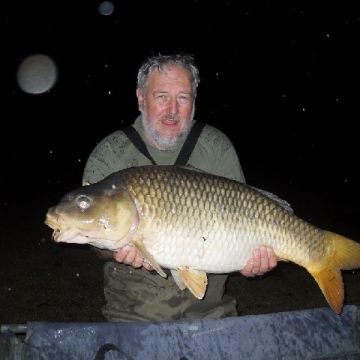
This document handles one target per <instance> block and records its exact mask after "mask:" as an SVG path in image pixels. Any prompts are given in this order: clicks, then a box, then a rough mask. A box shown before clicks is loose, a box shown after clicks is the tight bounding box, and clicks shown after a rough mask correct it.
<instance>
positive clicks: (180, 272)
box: [172, 268, 208, 299]
mask: <svg viewBox="0 0 360 360" xmlns="http://www.w3.org/2000/svg"><path fill="white" fill-rule="evenodd" d="M174 273H175V271H172V274H173V276H174ZM176 273H177V274H176V275H175V276H174V280H175V282H176V283H177V284H178V286H179V288H180V289H182V290H184V289H185V288H186V287H187V288H188V289H189V290H190V291H191V292H192V293H193V295H194V296H195V297H197V298H198V299H202V298H203V297H204V295H205V292H206V287H207V284H208V280H207V275H206V272H205V271H200V270H191V269H189V268H179V269H176Z"/></svg>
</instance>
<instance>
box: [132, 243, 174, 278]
mask: <svg viewBox="0 0 360 360" xmlns="http://www.w3.org/2000/svg"><path fill="white" fill-rule="evenodd" d="M131 245H132V246H133V247H134V248H135V249H136V250H137V251H138V253H139V254H140V255H141V256H142V257H143V258H144V259H145V260H146V261H147V262H148V263H149V264H150V265H151V266H152V267H153V268H154V269H155V270H156V271H157V272H158V274H159V275H161V276H162V277H164V278H166V277H167V275H166V274H165V272H164V270H163V269H162V268H161V267H160V265H159V264H158V263H157V261H156V260H155V258H154V257H153V256H152V255H151V254H150V253H149V252H148V251H147V250H146V248H145V246H144V243H143V242H142V241H141V240H140V239H133V240H131Z"/></svg>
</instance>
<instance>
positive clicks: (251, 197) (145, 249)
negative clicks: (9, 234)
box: [45, 165, 360, 314]
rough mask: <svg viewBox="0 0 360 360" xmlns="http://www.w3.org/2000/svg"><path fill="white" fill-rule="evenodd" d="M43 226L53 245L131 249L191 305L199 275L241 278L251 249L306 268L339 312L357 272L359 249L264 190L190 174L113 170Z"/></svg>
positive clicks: (201, 288) (200, 284)
mask: <svg viewBox="0 0 360 360" xmlns="http://www.w3.org/2000/svg"><path fill="white" fill-rule="evenodd" d="M45 224H46V225H48V226H49V227H50V228H52V229H53V230H54V232H53V239H54V240H55V241H56V242H69V243H88V244H90V245H92V246H96V247H99V248H103V249H109V250H113V251H115V250H118V249H120V248H121V247H123V246H125V245H131V246H134V247H136V249H137V250H138V251H139V252H140V253H141V255H142V256H143V257H144V259H146V260H147V261H148V262H149V263H150V264H151V265H152V266H153V267H154V268H155V270H156V271H157V272H158V273H159V274H160V275H161V276H164V277H166V274H165V272H164V271H163V268H168V269H170V270H171V272H172V274H173V276H174V279H175V281H176V282H177V284H178V285H179V287H180V288H181V289H185V288H189V290H190V291H191V292H192V293H193V294H194V295H195V296H196V297H198V298H199V299H201V298H203V296H204V294H205V292H206V286H207V275H206V274H207V273H230V272H234V271H239V270H241V269H242V268H243V267H244V266H245V264H246V261H247V260H248V259H249V258H250V257H251V256H252V252H253V249H254V248H255V247H258V246H261V245H266V246H271V247H273V249H274V252H275V254H276V256H277V257H278V259H279V260H284V261H291V262H294V263H296V264H298V265H300V266H302V267H304V268H306V269H307V270H308V272H309V273H310V274H311V275H312V276H313V277H314V279H315V280H316V281H317V283H318V285H319V287H320V289H321V290H322V292H323V294H324V296H325V298H326V299H327V301H328V303H329V305H330V306H331V307H332V309H333V310H334V311H335V312H336V313H337V314H340V313H341V309H342V306H343V302H344V285H343V281H342V276H341V270H350V269H355V268H359V267H360V244H359V243H358V242H356V241H354V240H351V239H348V238H346V237H343V236H341V235H339V234H335V233H332V232H329V231H326V230H323V229H320V228H318V227H316V226H314V225H312V224H310V223H308V222H306V221H304V220H302V219H301V218H299V217H297V216H296V215H295V214H294V213H293V211H292V210H291V208H290V206H289V204H287V203H286V201H283V200H281V199H279V198H277V197H276V196H275V195H273V194H271V193H268V192H266V191H264V190H260V189H256V188H254V187H251V186H249V185H246V184H243V183H240V182H237V181H233V180H229V179H226V178H224V177H220V176H215V175H212V174H208V173H205V172H203V171H198V170H196V169H194V168H189V167H179V166H160V165H155V166H153V165H150V166H140V167H132V168H128V169H125V170H121V171H119V172H117V173H114V174H112V175H110V176H108V177H107V178H105V179H103V180H102V181H100V182H98V183H96V184H92V185H89V186H83V187H81V188H79V189H75V190H74V191H71V192H69V193H68V194H66V195H65V196H64V197H63V198H62V199H61V200H60V202H59V203H58V204H57V205H55V206H54V207H52V208H50V209H49V210H48V212H47V214H46V219H45Z"/></svg>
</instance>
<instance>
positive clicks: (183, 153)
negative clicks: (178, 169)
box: [122, 121, 205, 165]
mask: <svg viewBox="0 0 360 360" xmlns="http://www.w3.org/2000/svg"><path fill="white" fill-rule="evenodd" d="M204 126H205V123H202V122H198V121H196V122H195V123H194V125H193V127H192V128H191V130H190V132H189V135H188V137H187V138H186V140H185V143H184V145H183V146H182V148H181V150H180V153H179V155H178V157H177V159H176V161H175V165H186V164H187V162H188V160H189V158H190V156H191V153H192V152H193V150H194V147H195V145H196V143H197V141H198V139H199V136H200V134H201V131H202V130H203V128H204ZM122 131H123V132H124V134H125V135H126V136H127V137H128V138H129V139H130V140H131V142H132V143H133V144H134V146H135V147H136V148H137V149H138V150H139V151H140V152H141V153H142V154H143V155H144V156H146V157H147V158H148V159H149V160H150V161H151V163H152V164H153V165H156V162H155V160H154V159H153V158H152V157H151V155H150V153H149V151H148V149H147V147H146V145H145V143H144V141H143V139H142V138H141V136H140V135H139V133H138V132H137V131H136V130H135V128H134V127H133V126H131V125H130V126H127V127H126V128H124V129H122Z"/></svg>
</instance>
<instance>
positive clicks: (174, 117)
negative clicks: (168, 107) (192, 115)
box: [161, 114, 181, 121]
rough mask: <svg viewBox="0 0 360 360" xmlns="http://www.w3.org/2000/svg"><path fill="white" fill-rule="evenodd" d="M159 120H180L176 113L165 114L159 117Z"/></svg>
mask: <svg viewBox="0 0 360 360" xmlns="http://www.w3.org/2000/svg"><path fill="white" fill-rule="evenodd" d="M161 120H169V121H180V120H181V119H180V116H179V115H176V114H167V115H164V116H162V117H161Z"/></svg>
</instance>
